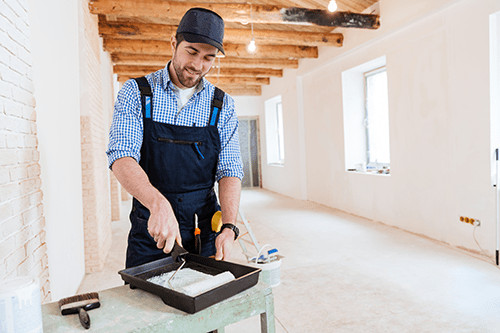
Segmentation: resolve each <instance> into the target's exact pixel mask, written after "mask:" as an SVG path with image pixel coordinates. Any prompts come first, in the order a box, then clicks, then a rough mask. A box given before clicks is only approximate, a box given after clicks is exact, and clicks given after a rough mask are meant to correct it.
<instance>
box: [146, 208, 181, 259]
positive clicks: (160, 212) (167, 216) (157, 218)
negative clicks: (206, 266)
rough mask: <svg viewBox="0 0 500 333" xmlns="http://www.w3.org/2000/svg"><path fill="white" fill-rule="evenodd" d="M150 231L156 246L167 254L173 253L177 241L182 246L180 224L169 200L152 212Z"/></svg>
mask: <svg viewBox="0 0 500 333" xmlns="http://www.w3.org/2000/svg"><path fill="white" fill-rule="evenodd" d="M148 231H149V234H150V235H151V237H153V239H154V240H155V242H156V246H157V247H158V248H159V249H163V252H165V253H170V252H171V251H172V248H173V247H174V242H175V241H176V240H177V243H178V244H179V245H182V239H181V233H180V231H179V223H178V222H177V219H176V218H175V215H174V212H173V210H172V206H170V203H169V202H168V201H167V200H164V201H163V202H162V203H161V204H160V207H158V208H156V209H152V210H150V216H149V220H148Z"/></svg>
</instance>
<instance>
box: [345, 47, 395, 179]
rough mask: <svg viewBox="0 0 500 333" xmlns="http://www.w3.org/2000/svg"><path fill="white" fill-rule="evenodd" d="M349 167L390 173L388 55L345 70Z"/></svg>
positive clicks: (346, 154) (346, 155)
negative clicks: (386, 61) (386, 62)
mask: <svg viewBox="0 0 500 333" xmlns="http://www.w3.org/2000/svg"><path fill="white" fill-rule="evenodd" d="M342 100H343V109H344V149H345V167H346V170H347V171H356V172H370V173H378V174H389V170H390V150H389V107H388V105H389V103H388V100H389V98H388V91H387V71H386V67H385V56H383V57H380V58H377V59H374V60H372V61H369V62H367V63H365V64H362V65H359V66H357V67H354V68H351V69H349V70H347V71H344V72H343V73H342Z"/></svg>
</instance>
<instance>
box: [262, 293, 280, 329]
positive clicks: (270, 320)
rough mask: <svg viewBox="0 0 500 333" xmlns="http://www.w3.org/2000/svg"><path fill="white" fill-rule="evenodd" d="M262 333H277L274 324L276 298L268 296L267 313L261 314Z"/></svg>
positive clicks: (271, 295)
mask: <svg viewBox="0 0 500 333" xmlns="http://www.w3.org/2000/svg"><path fill="white" fill-rule="evenodd" d="M260 331H261V332H262V333H275V332H276V325H275V322H274V296H273V294H270V295H268V296H266V312H264V313H261V314H260Z"/></svg>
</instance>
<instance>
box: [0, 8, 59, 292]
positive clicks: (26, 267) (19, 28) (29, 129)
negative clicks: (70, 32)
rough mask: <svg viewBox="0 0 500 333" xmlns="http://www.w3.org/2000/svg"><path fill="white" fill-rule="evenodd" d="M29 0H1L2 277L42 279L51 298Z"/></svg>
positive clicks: (0, 158)
mask: <svg viewBox="0 0 500 333" xmlns="http://www.w3.org/2000/svg"><path fill="white" fill-rule="evenodd" d="M29 38H30V36H29V20H28V8H27V1H26V0H2V1H1V2H0V281H1V280H3V279H7V278H10V277H16V276H24V275H29V276H36V277H38V278H39V279H40V286H41V298H42V302H47V301H49V300H50V291H49V289H50V288H49V287H50V282H49V271H48V267H47V246H46V243H45V231H44V227H45V219H44V216H43V205H42V198H43V195H42V191H41V189H40V187H41V180H40V165H39V163H38V159H39V152H38V149H37V146H38V141H37V127H36V111H35V98H34V94H33V93H34V85H33V69H32V64H33V61H32V56H31V52H30V43H29Z"/></svg>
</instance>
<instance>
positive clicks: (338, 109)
mask: <svg viewBox="0 0 500 333" xmlns="http://www.w3.org/2000/svg"><path fill="white" fill-rule="evenodd" d="M497 11H500V1H498V0H419V1H398V0H382V1H380V14H381V24H382V26H381V28H380V29H378V30H357V29H350V30H345V29H344V30H343V31H342V32H343V33H344V36H345V39H344V46H343V47H342V48H321V49H320V57H319V59H306V60H301V62H300V68H299V69H298V70H285V73H284V76H283V78H279V79H277V78H273V79H271V86H269V87H265V88H264V89H263V96H262V100H266V99H269V98H272V97H274V96H276V95H279V94H281V95H282V97H283V117H284V124H285V156H286V159H285V167H284V168H279V169H278V168H276V167H272V166H267V165H265V164H263V166H262V175H263V186H264V188H267V189H270V190H272V191H275V192H278V193H282V194H285V195H288V196H291V197H294V198H304V186H306V197H307V199H309V200H312V201H315V202H318V203H321V204H325V205H327V206H330V207H334V208H338V209H341V210H343V211H346V212H349V213H352V214H356V215H360V216H364V217H367V218H369V219H373V220H375V221H381V222H383V223H386V224H389V225H394V226H397V227H400V228H402V229H405V230H409V231H412V232H415V233H419V234H424V235H427V236H429V237H432V238H434V239H437V240H441V241H444V242H447V243H450V244H452V245H457V246H463V247H467V248H470V249H477V246H476V244H475V243H474V239H473V237H472V230H473V227H472V226H471V225H468V224H465V223H461V222H459V216H460V215H465V216H469V217H473V218H477V219H480V220H481V221H482V226H481V227H480V228H478V230H477V231H476V236H477V238H478V241H479V242H480V244H482V245H483V247H484V248H486V250H487V253H488V254H490V255H492V254H493V253H494V249H495V201H494V200H495V191H494V189H493V188H492V187H491V183H490V153H491V152H490V108H489V99H490V96H489V92H490V89H489V60H488V56H489V15H490V14H492V13H495V12H497ZM383 55H385V56H386V57H387V71H388V85H389V113H390V120H389V121H390V139H391V176H389V177H383V176H376V175H366V174H358V173H347V172H346V171H345V170H344V133H343V131H344V130H343V116H342V114H343V109H342V85H341V73H342V71H345V70H348V69H350V68H353V67H355V66H358V65H360V64H363V63H365V62H367V61H370V60H372V59H375V58H377V57H380V56H383ZM297 83H299V85H297ZM301 86H302V87H301ZM301 88H302V90H303V94H301V92H300V90H301ZM301 99H303V101H302V100H301ZM261 104H263V101H261ZM301 105H303V114H302V111H301V108H302V107H301ZM302 118H303V121H302ZM262 119H263V111H261V122H262V121H263V120H262ZM302 126H304V127H303V128H302ZM261 128H264V127H263V125H262V124H261ZM301 131H303V133H304V134H303V136H304V137H305V140H302V139H301V135H302V134H301ZM261 135H262V140H261V142H265V133H264V131H261ZM304 143H305V151H302V150H301V149H297V148H300V146H301V144H304ZM265 154H266V152H265V145H263V147H262V156H265ZM304 174H306V175H307V182H305V181H304V180H303V175H304ZM290 179H296V180H297V181H296V182H291V181H290Z"/></svg>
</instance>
